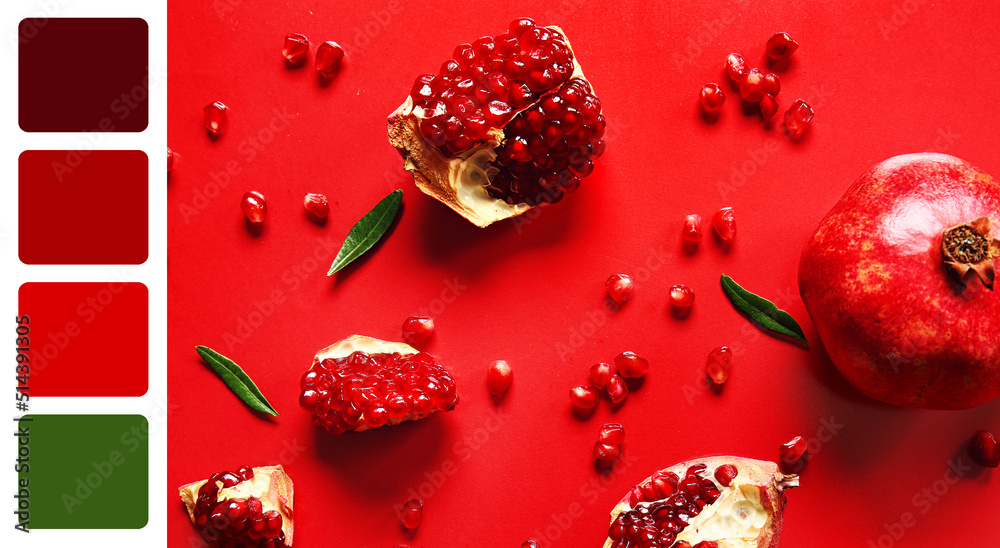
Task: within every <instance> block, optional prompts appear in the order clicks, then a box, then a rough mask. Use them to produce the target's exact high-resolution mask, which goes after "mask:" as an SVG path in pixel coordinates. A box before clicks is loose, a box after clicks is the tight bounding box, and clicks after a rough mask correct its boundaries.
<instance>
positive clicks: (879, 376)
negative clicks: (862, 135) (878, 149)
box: [799, 153, 1000, 409]
mask: <svg viewBox="0 0 1000 548" xmlns="http://www.w3.org/2000/svg"><path fill="white" fill-rule="evenodd" d="M851 235H857V237H854V236H851ZM998 258H1000V180H998V179H997V178H996V177H991V176H990V175H989V174H988V173H985V172H983V171H982V170H980V169H977V168H976V167H974V166H972V165H970V164H969V163H968V162H965V161H963V160H961V159H959V158H955V157H954V156H948V155H944V154H933V153H924V154H908V155H904V156H896V157H894V158H890V159H888V160H886V161H884V162H882V163H880V164H878V165H876V166H875V167H873V168H872V169H870V170H869V171H868V172H867V173H865V174H863V175H862V176H861V177H860V178H859V179H858V180H857V181H856V182H855V183H854V185H853V186H851V188H850V189H849V190H847V192H846V193H845V194H844V196H843V198H841V199H840V201H839V202H838V203H837V204H836V205H835V206H834V207H833V209H832V210H831V211H830V212H829V213H828V214H827V215H826V216H825V217H824V218H823V221H822V222H821V223H820V225H819V226H818V227H817V229H816V231H815V232H814V233H813V234H812V235H811V236H810V237H809V239H808V240H807V242H806V244H805V246H804V248H803V250H802V257H801V260H800V262H799V292H800V293H801V295H802V301H803V303H804V304H805V307H806V310H808V312H809V315H810V316H811V317H812V320H813V323H814V324H815V325H816V330H817V332H818V334H819V336H820V338H822V340H823V344H824V346H825V347H826V349H827V351H828V352H829V355H830V358H831V360H832V361H833V363H834V365H835V366H836V367H837V369H839V370H840V372H841V373H842V374H843V375H844V377H845V378H846V379H847V380H848V381H849V382H850V383H851V384H853V385H854V386H856V387H857V388H858V389H860V390H861V391H862V392H864V393H865V394H868V395H869V396H871V397H873V398H875V399H878V400H881V401H883V402H886V403H890V404H894V405H902V406H907V407H921V408H927V409H967V408H970V407H975V406H977V405H981V404H983V403H986V402H988V401H990V400H993V399H996V398H997V397H998V396H1000V353H998V352H996V341H998V340H1000V322H998V321H997V318H1000V298H998V297H1000V296H998V295H997V290H996V287H995V283H996V267H997V266H998V265H1000V262H998ZM875 272H882V273H892V274H891V276H888V277H886V278H883V277H882V276H881V275H877V276H874V277H872V278H869V277H868V276H869V274H870V273H875ZM990 287H993V291H990V289H989V288H990ZM900 311H905V313H900ZM973 326H974V327H973ZM986 341H990V342H989V343H987V342H986ZM902 348H905V349H907V350H906V351H905V352H903V353H902V354H903V355H901V354H900V349H902Z"/></svg>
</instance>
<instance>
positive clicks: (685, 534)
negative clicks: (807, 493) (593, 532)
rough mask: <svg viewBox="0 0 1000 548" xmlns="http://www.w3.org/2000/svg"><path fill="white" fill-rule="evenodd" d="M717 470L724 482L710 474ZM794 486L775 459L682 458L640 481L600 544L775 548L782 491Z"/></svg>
mask: <svg viewBox="0 0 1000 548" xmlns="http://www.w3.org/2000/svg"><path fill="white" fill-rule="evenodd" d="M727 467H732V469H733V471H732V472H730V471H729V469H728V468H727ZM720 469H722V470H726V472H724V477H726V478H728V482H727V484H724V483H723V482H721V481H717V480H716V479H715V478H713V476H712V474H711V473H710V471H711V470H715V471H716V475H718V471H719V470H720ZM798 484H799V478H798V476H796V475H785V474H782V473H781V472H780V471H779V470H778V465H777V464H775V463H773V462H766V461H758V460H751V459H745V458H741V457H732V456H720V457H709V458H705V459H698V460H693V461H688V462H682V463H680V464H676V465H674V466H671V467H669V468H665V469H663V470H660V471H658V472H656V473H654V474H653V475H652V476H650V477H649V478H646V479H645V480H643V481H641V482H639V483H638V484H636V485H635V487H633V488H632V489H631V490H630V491H629V492H628V494H626V495H625V496H624V497H623V498H622V499H621V501H620V502H619V503H618V504H616V505H615V507H614V509H613V510H612V511H611V526H610V527H609V528H608V538H607V540H606V541H605V543H604V548H633V547H635V548H638V547H659V548H680V547H687V548H691V546H692V545H693V546H696V547H701V548H709V547H713V546H714V547H716V548H718V546H720V545H721V546H755V547H762V548H763V547H767V548H774V547H776V546H777V545H778V540H779V536H780V534H781V525H782V515H783V512H784V508H785V502H786V498H785V494H784V492H785V490H786V489H790V488H793V487H797V486H798Z"/></svg>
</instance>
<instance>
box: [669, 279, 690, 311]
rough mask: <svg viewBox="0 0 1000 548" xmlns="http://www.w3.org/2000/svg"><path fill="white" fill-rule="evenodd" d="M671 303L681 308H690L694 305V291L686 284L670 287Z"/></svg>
mask: <svg viewBox="0 0 1000 548" xmlns="http://www.w3.org/2000/svg"><path fill="white" fill-rule="evenodd" d="M670 302H671V303H673V305H674V306H676V307H680V308H688V307H690V306H691V305H693V304H694V290H693V289H691V288H690V287H688V286H686V285H684V284H677V285H673V286H671V287H670Z"/></svg>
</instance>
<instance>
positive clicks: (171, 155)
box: [167, 147, 174, 173]
mask: <svg viewBox="0 0 1000 548" xmlns="http://www.w3.org/2000/svg"><path fill="white" fill-rule="evenodd" d="M172 169H174V151H172V150H170V147H167V173H170V170H172Z"/></svg>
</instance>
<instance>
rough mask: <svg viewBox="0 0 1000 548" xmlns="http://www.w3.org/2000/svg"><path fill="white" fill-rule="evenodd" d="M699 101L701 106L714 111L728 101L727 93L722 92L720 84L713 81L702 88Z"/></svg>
mask: <svg viewBox="0 0 1000 548" xmlns="http://www.w3.org/2000/svg"><path fill="white" fill-rule="evenodd" d="M698 101H699V102H700V103H701V108H703V109H705V110H706V111H708V112H713V111H716V110H719V109H720V108H722V105H724V104H725V103H726V94H725V93H723V92H722V88H720V87H719V84H716V83H714V82H713V83H709V84H705V86H704V87H703V88H701V93H700V94H698Z"/></svg>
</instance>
